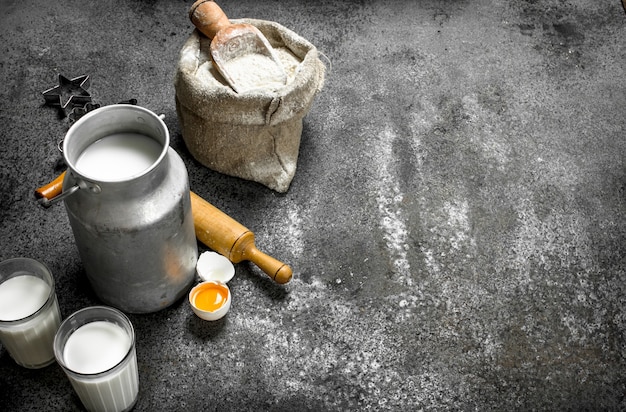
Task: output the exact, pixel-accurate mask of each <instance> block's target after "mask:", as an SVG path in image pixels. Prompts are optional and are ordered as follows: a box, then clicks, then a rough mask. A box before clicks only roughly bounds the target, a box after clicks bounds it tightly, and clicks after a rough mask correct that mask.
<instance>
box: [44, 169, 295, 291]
mask: <svg viewBox="0 0 626 412" xmlns="http://www.w3.org/2000/svg"><path fill="white" fill-rule="evenodd" d="M64 178H65V172H63V173H62V174H61V175H60V176H58V177H57V178H56V179H54V180H53V181H52V182H50V183H48V184H46V185H44V186H41V187H39V188H37V189H35V196H36V197H38V198H40V199H47V200H51V199H52V198H54V197H56V196H58V195H59V194H61V192H62V190H63V179H64ZM190 194H191V213H192V214H193V223H194V227H195V231H196V237H197V238H198V240H199V241H200V242H202V243H204V244H205V245H206V246H208V247H209V248H211V249H212V250H214V251H216V252H217V253H219V254H221V255H223V256H226V257H227V258H228V259H229V260H230V261H231V262H233V263H239V262H241V261H243V260H249V261H250V262H252V263H254V264H256V265H257V266H258V267H259V268H260V269H261V270H262V271H263V272H265V273H267V275H268V276H269V277H270V278H272V279H273V280H274V281H275V282H276V283H280V284H283V283H287V282H289V281H290V280H291V277H292V274H293V271H292V270H291V268H290V267H289V266H288V265H286V264H285V263H282V262H280V261H279V260H277V259H274V258H273V257H271V256H269V255H267V254H265V253H263V252H261V251H260V250H259V249H257V247H256V245H255V243H254V233H252V232H251V231H250V230H249V229H247V228H246V227H245V226H243V225H242V224H241V223H239V222H237V221H236V220H235V219H233V218H231V217H230V216H228V215H227V214H226V213H224V212H222V211H221V210H219V209H218V208H216V207H215V206H213V205H212V204H210V203H209V202H207V201H206V200H204V199H202V198H201V197H200V196H198V195H197V194H195V193H194V192H191V193H190Z"/></svg>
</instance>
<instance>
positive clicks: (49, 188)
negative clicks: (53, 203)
mask: <svg viewBox="0 0 626 412" xmlns="http://www.w3.org/2000/svg"><path fill="white" fill-rule="evenodd" d="M64 178H65V172H63V173H61V174H60V175H59V176H58V177H57V178H56V179H54V180H53V181H52V182H50V183H48V184H46V185H43V186H41V187H38V188H37V189H35V197H37V198H38V199H47V200H51V199H52V198H54V197H57V196H58V195H60V194H61V192H63V179H64Z"/></svg>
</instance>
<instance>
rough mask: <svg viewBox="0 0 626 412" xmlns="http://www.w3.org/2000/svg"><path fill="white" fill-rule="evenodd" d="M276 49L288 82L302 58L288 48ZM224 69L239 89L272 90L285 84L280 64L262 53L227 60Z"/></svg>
mask: <svg viewBox="0 0 626 412" xmlns="http://www.w3.org/2000/svg"><path fill="white" fill-rule="evenodd" d="M274 51H275V52H276V55H277V57H278V59H279V60H280V64H281V66H282V67H283V70H284V72H285V73H286V74H287V82H289V81H291V80H292V79H293V78H294V77H295V74H296V70H297V66H298V64H299V63H300V60H298V58H297V57H296V56H295V55H293V53H291V52H290V51H289V50H288V49H286V48H276V49H274ZM224 70H225V71H226V72H227V73H228V74H229V75H230V76H231V78H232V79H233V82H234V83H235V85H237V88H238V89H239V90H251V89H265V90H272V89H277V88H280V87H282V86H284V85H285V83H284V82H283V79H284V77H283V75H282V73H281V71H280V66H278V65H277V64H276V63H275V62H274V60H272V59H271V58H270V57H268V56H264V55H262V54H257V53H250V54H246V55H243V56H240V57H237V58H235V59H232V60H229V61H226V62H225V64H224Z"/></svg>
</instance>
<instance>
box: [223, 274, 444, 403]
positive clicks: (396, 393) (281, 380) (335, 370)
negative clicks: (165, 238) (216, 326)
mask: <svg viewBox="0 0 626 412" xmlns="http://www.w3.org/2000/svg"><path fill="white" fill-rule="evenodd" d="M255 292H258V291H255V290H250V293H251V296H252V298H251V299H252V300H254V298H253V296H254V295H255ZM256 294H257V295H258V293H256ZM246 305H247V306H250V307H254V308H261V309H254V310H250V311H247V312H246V313H242V312H243V311H240V312H237V311H235V312H231V313H230V314H229V322H232V323H233V330H241V331H243V332H242V333H243V334H244V335H246V340H249V341H254V342H255V346H256V347H255V348H254V353H256V354H258V357H256V358H255V359H251V360H250V359H249V356H250V352H249V350H250V348H247V349H246V347H245V346H246V345H239V346H238V348H239V349H235V353H230V354H229V356H231V357H232V358H233V359H246V357H247V358H248V361H250V362H253V363H254V364H255V369H258V370H260V371H262V372H260V374H259V375H258V376H254V379H255V380H256V381H257V382H258V386H259V388H260V390H262V391H267V392H269V393H271V395H272V398H273V399H274V401H275V402H276V405H280V404H281V403H282V402H285V401H289V400H290V399H292V398H293V396H294V394H297V396H298V397H301V398H306V399H308V400H310V401H312V402H313V404H316V405H320V407H321V408H322V409H324V406H327V407H331V406H336V405H337V402H340V403H341V405H342V407H345V408H346V409H348V410H380V408H381V407H382V408H384V409H388V410H398V408H409V409H412V408H414V407H417V406H419V403H420V402H423V401H424V400H425V399H424V398H425V397H434V396H441V397H445V394H446V393H449V391H452V390H453V388H451V387H446V386H447V385H446V383H445V382H441V381H439V379H438V378H437V373H438V372H437V371H433V370H429V369H430V367H429V366H428V365H425V367H424V368H421V370H420V371H419V374H416V375H413V374H409V375H407V374H406V371H405V368H404V366H403V360H404V358H405V356H407V355H406V353H404V350H403V346H402V342H399V341H398V340H397V337H394V336H393V335H392V334H390V333H389V332H388V331H387V330H386V328H385V327H382V326H381V325H385V324H386V323H388V319H386V317H385V316H386V315H385V313H383V312H379V311H374V310H371V311H369V309H367V308H359V307H357V306H355V304H354V303H353V302H350V301H347V300H345V299H343V298H342V297H341V296H338V295H336V294H335V292H334V291H333V290H332V288H331V287H330V286H329V285H328V284H326V283H324V282H323V281H321V280H318V279H317V278H315V277H314V278H313V281H312V282H311V283H305V282H303V281H301V280H300V279H297V278H294V279H293V280H292V281H291V282H290V291H289V298H288V300H287V302H286V303H285V306H283V307H281V308H280V312H279V313H277V311H276V308H273V309H272V308H264V309H263V308H262V307H263V306H264V305H263V304H261V303H258V302H247V303H246ZM364 310H365V311H367V313H361V312H363V311H364ZM302 325H307V326H308V328H303V327H302ZM237 350H240V351H241V353H236V351H237ZM246 351H247V352H246ZM244 352H245V353H246V356H244ZM238 366H239V367H236V368H233V370H232V371H230V372H229V373H232V374H233V376H232V377H231V378H230V379H228V383H224V384H232V385H233V388H232V389H233V391H236V390H237V387H236V386H237V383H238V382H239V381H240V379H250V376H247V377H246V376H244V375H245V374H246V373H247V372H249V369H248V368H246V367H245V366H246V365H238ZM237 375H240V376H237ZM225 389H227V390H228V388H225ZM424 390H426V392H425V393H424ZM412 410H414V409H412Z"/></svg>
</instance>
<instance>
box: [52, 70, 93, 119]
mask: <svg viewBox="0 0 626 412" xmlns="http://www.w3.org/2000/svg"><path fill="white" fill-rule="evenodd" d="M88 88H89V76H78V77H75V78H73V79H68V78H67V77H65V76H63V75H62V74H59V85H58V86H54V87H52V88H50V89H48V90H46V91H45V92H43V98H44V99H45V100H46V103H47V104H49V105H51V106H57V107H60V108H61V109H62V110H64V111H67V110H72V109H73V108H74V107H75V106H84V105H85V104H87V103H90V102H91V95H90V94H89V92H88V91H87V89H88Z"/></svg>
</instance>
